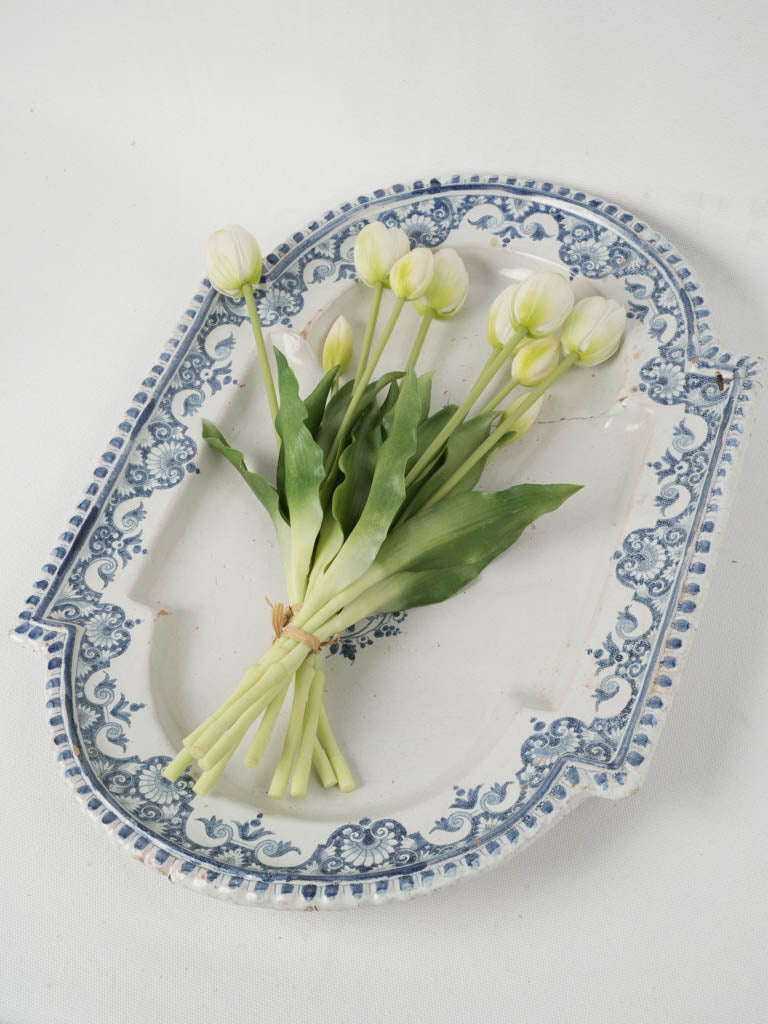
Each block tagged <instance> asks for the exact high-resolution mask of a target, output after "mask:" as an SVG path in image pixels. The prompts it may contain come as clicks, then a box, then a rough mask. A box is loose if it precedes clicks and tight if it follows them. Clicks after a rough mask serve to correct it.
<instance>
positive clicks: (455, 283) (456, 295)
mask: <svg viewBox="0 0 768 1024" xmlns="http://www.w3.org/2000/svg"><path fill="white" fill-rule="evenodd" d="M434 260H435V267H434V274H433V275H432V281H431V282H430V285H429V288H427V291H426V293H425V294H424V295H423V296H422V298H420V299H419V300H418V301H417V302H416V312H417V313H420V314H421V315H422V316H423V315H424V313H426V311H427V310H428V309H431V310H432V312H433V314H434V316H435V317H436V319H438V320H449V319H450V318H451V317H452V316H456V314H457V313H458V312H459V311H460V310H461V308H462V306H463V305H464V303H465V302H466V301H467V294H468V293H469V274H468V273H467V268H466V267H465V266H464V260H463V259H462V258H461V256H459V254H458V253H457V252H456V250H455V249H438V251H437V252H436V253H435V256H434Z"/></svg>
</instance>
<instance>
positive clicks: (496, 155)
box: [0, 0, 768, 1024]
mask: <svg viewBox="0 0 768 1024" xmlns="http://www.w3.org/2000/svg"><path fill="white" fill-rule="evenodd" d="M10 7H11V5H6V9H5V18H4V27H3V31H2V38H0V82H1V83H2V85H1V88H0V94H1V95H2V115H1V116H2V130H1V131H0V147H2V159H1V161H0V168H1V171H0V173H2V247H1V248H0V260H1V261H2V285H1V286H0V287H2V291H3V297H2V310H3V321H2V326H3V330H2V346H3V356H4V359H3V368H4V372H3V373H2V375H0V396H1V400H0V415H1V416H2V433H1V434H0V436H1V437H2V442H0V456H1V458H2V466H1V470H0V471H1V473H2V476H1V479H2V481H3V501H2V515H3V525H2V537H3V542H4V543H3V546H4V556H3V573H2V580H3V583H2V616H1V618H2V621H3V622H5V623H6V624H7V626H11V625H12V622H13V618H14V615H15V613H16V612H17V611H18V610H19V608H20V607H21V604H22V601H23V599H24V598H25V597H26V594H27V592H28V587H29V584H30V583H31V582H32V581H33V580H34V579H35V578H36V574H37V571H38V569H39V567H40V565H41V564H42V562H43V561H44V560H45V557H46V555H47V552H48V551H49V549H50V548H51V546H52V544H53V542H54V540H55V538H56V536H57V535H58V533H59V532H60V530H61V528H62V526H63V522H64V520H65V519H66V517H67V515H68V514H69V512H70V509H71V508H72V506H73V503H74V500H75V499H76V497H77V495H78V493H79V491H80V488H81V486H82V485H83V484H84V483H85V482H86V480H87V479H88V477H89V474H90V471H91V469H92V468H93V465H94V464H95V460H96V458H97V457H98V455H99V453H100V452H101V450H102V446H103V442H104V440H105V439H106V438H108V437H109V436H111V434H110V431H111V430H112V428H113V427H114V425H115V423H116V422H117V419H118V418H119V414H120V413H121V411H122V410H123V409H124V408H125V406H126V403H127V402H128V400H129V399H130V397H131V395H132V394H133V392H134V390H135V385H136V384H137V383H138V382H139V381H140V380H141V378H142V377H143V376H144V374H145V372H146V371H147V369H148V367H149V366H150V365H151V362H152V360H153V359H154V358H155V355H156V353H157V351H158V350H159V346H160V345H161V344H162V342H163V341H164V340H165V338H166V337H167V336H168V334H169V333H170V331H171V329H172V328H173V326H174V324H175V321H176V317H177V314H178V313H179V312H180V311H181V310H182V309H183V308H184V306H185V303H186V301H187V299H188V297H189V296H190V295H191V294H192V292H193V290H194V288H195V286H196V283H197V281H198V279H199V278H200V276H201V274H202V270H203V267H202V245H203V242H204V240H205V238H206V237H207V235H208V234H209V232H210V231H211V230H213V229H214V228H216V227H218V226H220V225H221V224H223V223H227V222H229V221H233V220H234V221H239V222H242V223H243V224H246V225H248V226H249V227H251V228H253V229H254V230H255V231H256V232H257V234H258V237H259V238H260V240H261V243H262V246H263V248H264V249H265V251H268V250H269V249H271V248H272V247H273V245H275V244H277V243H278V242H280V241H282V240H283V238H284V237H285V236H287V235H288V234H289V233H290V232H291V231H293V230H294V229H296V228H298V227H301V226H303V225H304V223H305V222H307V221H308V220H310V219H312V218H313V217H314V216H316V215H318V214H320V213H322V212H323V211H324V210H326V209H328V208H330V207H331V206H334V205H337V204H338V203H339V202H341V201H343V200H345V199H347V198H351V197H354V196H357V195H358V194H360V193H362V192H364V191H365V190H368V189H371V188H375V187H378V186H381V185H384V186H386V185H389V184H392V183H393V182H396V181H409V180H412V179H414V178H417V177H419V176H422V175H425V174H426V175H430V174H435V173H458V172H472V171H488V172H491V171H496V172H504V173H512V174H518V175H527V176H531V177H533V178H538V179H543V180H550V181H555V182H562V183H564V184H568V185H571V186H577V187H580V188H583V189H586V190H587V191H590V192H593V193H595V194H597V195H600V196H602V197H604V198H606V199H612V200H614V201H615V202H618V203H619V204H621V205H624V206H626V207H627V208H628V209H630V210H632V211H634V212H635V213H637V214H638V215H639V216H640V217H641V218H642V219H644V220H646V221H647V222H648V223H650V224H651V225H653V226H654V227H657V228H658V229H659V230H661V231H662V232H663V233H664V234H665V235H666V236H667V238H668V239H670V241H671V242H672V243H673V244H674V245H675V246H676V247H677V248H678V249H679V250H680V251H682V252H683V254H684V255H685V256H686V257H687V258H688V259H689V260H690V262H691V263H692V265H693V266H694V268H695V269H696V271H697V276H698V279H699V281H700V282H701V285H702V288H703V294H704V295H705V296H706V298H707V302H708V304H709V306H710V308H711V309H712V311H713V317H712V323H713V326H714V328H715V331H716V333H719V334H720V336H721V339H722V342H723V345H724V347H725V348H730V349H732V350H736V351H739V352H742V351H746V352H752V353H757V354H763V355H765V354H768V332H767V331H766V327H767V326H768V261H767V260H766V241H767V240H768V239H767V237H766V236H767V234H768V231H767V228H768V197H767V196H766V192H765V171H766V162H767V158H768V131H766V121H765V117H766V109H768V89H767V79H766V52H767V50H768V32H767V28H768V21H767V20H766V9H765V7H764V5H763V4H762V3H761V2H760V0H754V2H750V0H732V2H730V3H728V4H721V3H714V2H712V0H671V2H664V3H662V2H657V0H650V2H649V3H647V4H645V5H639V4H623V3H621V2H618V3H617V2H615V0H613V2H610V3H609V2H607V0H605V2H601V0H587V2H573V0H538V2H537V3H536V4H523V3H518V4H515V3H511V2H510V0H494V2H490V3H483V4H478V5H476V6H470V5H468V4H466V3H461V2H458V0H453V2H449V0H443V2H442V3H440V4H430V3H422V4H414V3H407V2H401V0H389V2H388V3H377V4H366V3H360V2H358V3H353V2H351V0H314V2H302V3H295V2H290V0H283V2H276V3H272V4H265V3H259V2H258V0H252V2H251V3H248V4H246V3H232V2H229V0H220V2H215V3H204V2H201V0H184V2H181V0H179V2H166V0H131V2H130V3H125V2H123V0H120V2H95V0H94V2H92V3H88V2H82V0H74V2H72V3H66V4H54V3H51V2H48V3H46V2H44V0H42V2H41V0H32V2H25V3H24V4H21V3H17V4H14V5H13V10H11V9H10ZM767 422H768V420H767V418H766V409H762V410H761V415H758V419H757V422H756V427H755V432H754V436H753V440H752V442H751V446H750V450H749V452H748V455H747V458H746V461H745V464H744V469H743V474H742V479H741V484H740V487H739V491H738V495H737V499H736V502H735V507H734V509H733V512H732V515H731V520H730V527H729V530H728V536H727V538H726V541H725V543H724V546H723V548H722V550H721V554H720V557H719V562H718V566H717V571H716V575H715V581H714V585H713V587H712V590H711V593H710V595H709V599H708V601H707V605H706V610H705V612H704V614H703V617H702V619H701V624H700V628H699V631H698V636H697V638H696V641H695V644H694V645H693V650H692V652H691V654H690V657H689V658H688V661H687V665H686V668H685V672H684V676H683V679H682V683H681V685H680V687H679V689H678V692H677V696H676V698H675V707H674V709H673V711H672V714H671V718H670V720H669V723H668V725H667V728H666V731H665V733H664V735H663V736H662V740H661V744H660V748H659V751H658V753H657V755H656V758H655V761H654V764H653V765H652V767H651V771H650V775H649V778H648V781H647V784H646V786H645V788H644V789H643V791H642V792H641V793H640V794H639V795H637V796H634V797H633V798H632V799H629V800H626V801H624V802H619V803H616V804H612V803H609V802H607V801H602V800H591V801H589V802H588V803H587V804H585V805H583V806H582V807H581V808H580V809H579V810H578V811H576V813H575V814H574V815H573V816H572V817H570V818H569V819H568V820H566V821H564V822H563V823H561V824H559V825H558V826H557V828H555V829H554V830H553V831H552V832H551V833H549V834H547V835H545V836H543V837H542V838H541V839H540V840H537V841H536V843H535V844H534V845H533V846H532V847H531V848H530V849H529V850H528V851H526V852H524V853H523V854H521V855H520V856H519V857H513V858H512V859H510V860H507V861H506V862H504V863H503V864H502V865H501V866H500V867H499V868H498V869H496V870H494V871H491V872H488V873H486V874H484V875H482V876H478V877H477V878H474V879H470V880H468V881H465V882H463V883H461V884H458V885H456V886H454V887H451V888H448V889H446V890H444V891H442V892H440V893H437V894H435V895H432V896H429V897H427V898H423V899H417V900H412V901H409V902H408V903H404V904H395V905H390V906H389V907H387V908H384V909H366V910H362V911H357V912H352V913H347V914H322V913H321V914H314V913H310V914H306V913H298V914H284V913H277V912H273V911H264V910H249V909H244V908H240V907H236V906H230V905H225V904H219V903H216V902H214V901H212V900H207V899H204V898H203V897H201V896H198V895H195V894H194V893H192V892H190V891H189V890H187V889H186V888H182V887H176V886H173V885H169V884H168V882H167V881H166V880H165V879H164V878H161V877H160V876H159V875H157V874H155V873H154V872H152V871H148V870H146V869H145V868H142V867H141V866H139V865H138V864H136V863H132V862H130V861H129V860H128V859H127V858H125V857H124V856H123V854H122V853H120V852H119V850H118V848H117V846H116V845H114V844H113V843H112V842H110V841H109V840H108V839H107V838H106V836H105V835H103V834H101V833H100V832H97V831H96V830H95V829H94V827H93V826H92V825H91V824H90V823H89V821H88V820H87V819H86V817H85V815H84V814H83V813H82V811H81V810H80V808H79V807H78V806H77V804H76V802H75V800H74V799H73V798H72V796H71V795H70V793H69V791H68V789H67V787H66V784H65V782H64V781H63V779H62V777H61V775H60V774H59V772H58V769H57V768H56V767H55V765H54V757H53V752H52V750H51V748H50V745H49V740H48V727H47V723H46V716H45V712H44V696H43V689H42V673H43V666H42V662H41V661H39V660H38V659H37V658H36V657H35V656H34V655H33V654H32V653H30V652H29V651H27V650H24V649H22V648H17V647H16V646H14V645H12V644H5V645H2V649H1V650H0V657H2V661H3V668H2V680H3V696H2V710H1V712H0V750H1V751H2V755H3V759H2V770H1V772H0V822H1V823H2V824H1V827H2V871H0V906H2V912H1V913H0V951H1V952H0V1019H1V1020H2V1022H3V1024H27V1022H30V1024H31V1022H35V1024H37V1022H39V1024H50V1022H52V1021H57V1022H58V1021H62V1022H63V1021H70V1020H78V1021H79V1022H80V1024H96V1022H103V1021H109V1022H110V1024H123V1022H126V1024H127V1022H130V1024H137V1022H140V1021H153V1022H154V1021H157V1022H166V1021H167V1022H172V1024H175V1022H184V1024H197V1022H199V1021H205V1022H209V1021H213V1020H216V1021H223V1020H226V1021H228V1022H231V1024H239V1022H241V1021H254V1020H258V1021H265V1022H267V1021H268V1022H282V1021H286V1022H288V1021H290V1022H292V1024H300V1022H304V1021H325V1020H329V1021H334V1022H336V1024H347V1022H353V1021H354V1022H357V1021H372V1022H377V1024H388V1022H390V1021H391V1022H395V1021H398V1022H399V1021H402V1020H404V1019H414V1018H416V1019H419V1020H421V1021H429V1022H431V1021H441V1022H442V1021H456V1022H466V1021H479V1020H485V1021H490V1020H503V1021H505V1020H516V1021H531V1020H536V1021H543V1022H547V1024H559V1022H566V1021H567V1022H569V1024H570V1022H573V1021H581V1020H586V1021H589V1022H590V1024H608V1022H611V1024H614V1022H616V1021H623V1020H632V1021H639V1022H643V1024H647V1022H652V1024H653V1022H657V1021H659V1022H665V1024H666V1022H673V1024H687V1022H691V1024H693V1022H696V1024H701V1022H710V1021H711V1022H721V1021H728V1022H731V1021H732V1022H734V1024H736V1022H738V1024H751V1022H758V1021H759V1022H763V1021H764V1020H765V1019H766V1013H767V1012H768V971H766V965H765V954H766V952H767V951H768V948H767V944H766V927H767V926H768V883H767V881H766V879H767V877H768V876H767V873H766V849H767V847H766V839H767V838H768V834H767V832H766V820H767V818H768V816H767V815H766V796H765V791H766V768H765V759H766V754H767V752H768V743H767V740H768V729H766V716H768V699H767V698H766V669H767V668H768V633H767V632H766V629H765V621H766V592H767V590H768V588H766V583H765V573H766V571H768V567H767V566H766V558H765V550H766V546H765V508H766V489H765V488H766V481H765V470H766V460H765V448H766V442H767V441H768V432H767V427H766V424H767Z"/></svg>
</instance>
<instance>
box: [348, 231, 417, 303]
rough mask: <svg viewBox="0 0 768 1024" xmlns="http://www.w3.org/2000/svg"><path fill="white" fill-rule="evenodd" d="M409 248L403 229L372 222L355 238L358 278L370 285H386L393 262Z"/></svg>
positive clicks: (409, 244)
mask: <svg viewBox="0 0 768 1024" xmlns="http://www.w3.org/2000/svg"><path fill="white" fill-rule="evenodd" d="M410 247H411V243H410V242H409V241H408V235H406V233H405V232H404V231H403V230H402V228H388V227H386V225H384V224H382V223H381V221H378V220H376V221H373V222H372V223H371V224H366V226H365V227H364V228H363V229H362V231H360V233H359V234H358V236H357V238H356V239H355V270H356V271H357V276H358V278H359V279H360V280H361V281H362V282H363V283H364V284H367V285H368V286H369V287H371V288H372V287H373V286H374V285H375V284H384V285H386V284H387V281H388V278H389V272H390V270H391V269H392V266H393V264H394V263H396V262H397V260H399V259H400V257H401V256H404V255H405V254H406V253H407V252H408V250H409V249H410Z"/></svg>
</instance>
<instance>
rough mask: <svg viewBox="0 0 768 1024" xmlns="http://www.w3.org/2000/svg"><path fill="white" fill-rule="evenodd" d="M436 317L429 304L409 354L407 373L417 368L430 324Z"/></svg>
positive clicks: (406, 365) (406, 366)
mask: <svg viewBox="0 0 768 1024" xmlns="http://www.w3.org/2000/svg"><path fill="white" fill-rule="evenodd" d="M434 318H435V311H434V310H433V309H431V308H430V307H429V306H428V307H427V309H426V311H425V312H424V314H423V315H422V318H421V323H420V324H419V333H418V334H417V335H416V339H415V341H414V343H413V348H412V349H411V354H410V355H409V356H408V362H407V363H406V364H405V372H406V373H408V371H409V370H414V369H415V368H416V363H417V361H418V358H419V356H420V355H421V350H422V347H423V345H424V341H425V339H426V337H427V331H428V330H429V325H430V324H431V323H432V321H433V320H434Z"/></svg>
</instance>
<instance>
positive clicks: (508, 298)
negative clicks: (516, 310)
mask: <svg viewBox="0 0 768 1024" xmlns="http://www.w3.org/2000/svg"><path fill="white" fill-rule="evenodd" d="M519 287H520V285H519V283H515V284H510V285H508V286H507V287H506V288H505V289H504V291H503V292H501V293H500V294H499V295H497V296H496V298H495V299H494V300H493V302H492V303H491V308H490V309H489V310H488V319H487V320H486V323H485V333H486V335H487V337H488V341H489V342H490V344H491V345H492V346H493V348H502V347H503V346H504V345H506V343H507V342H508V341H509V339H510V338H511V337H512V335H513V333H514V330H515V329H514V327H513V326H512V303H513V301H514V298H515V295H516V293H517V289H518V288H519Z"/></svg>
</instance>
